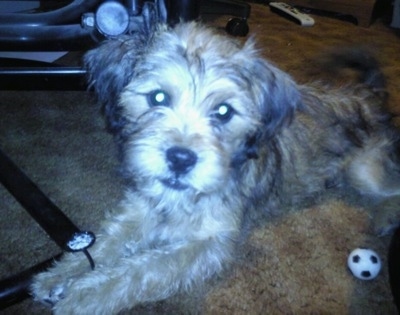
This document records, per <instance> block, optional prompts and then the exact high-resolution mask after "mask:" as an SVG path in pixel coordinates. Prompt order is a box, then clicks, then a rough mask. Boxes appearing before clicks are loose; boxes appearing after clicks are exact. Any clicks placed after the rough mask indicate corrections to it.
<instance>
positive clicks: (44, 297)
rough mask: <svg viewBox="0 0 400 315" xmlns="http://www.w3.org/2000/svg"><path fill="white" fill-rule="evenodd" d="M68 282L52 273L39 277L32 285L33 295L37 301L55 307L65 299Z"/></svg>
mask: <svg viewBox="0 0 400 315" xmlns="http://www.w3.org/2000/svg"><path fill="white" fill-rule="evenodd" d="M67 287H68V281H67V280H66V279H62V278H61V277H59V276H55V275H54V274H52V273H50V272H44V273H41V274H39V275H37V276H36V277H35V278H34V280H33V284H32V295H33V297H34V299H35V300H36V301H39V302H41V303H43V304H45V305H49V306H54V305H55V304H56V303H57V302H59V301H60V300H62V299H64V298H65V292H66V289H67Z"/></svg>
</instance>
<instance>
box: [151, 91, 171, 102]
mask: <svg viewBox="0 0 400 315" xmlns="http://www.w3.org/2000/svg"><path fill="white" fill-rule="evenodd" d="M147 100H148V102H149V105H150V106H170V103H171V98H170V96H169V95H168V93H166V92H164V91H163V90H155V91H153V92H150V93H149V94H148V96H147Z"/></svg>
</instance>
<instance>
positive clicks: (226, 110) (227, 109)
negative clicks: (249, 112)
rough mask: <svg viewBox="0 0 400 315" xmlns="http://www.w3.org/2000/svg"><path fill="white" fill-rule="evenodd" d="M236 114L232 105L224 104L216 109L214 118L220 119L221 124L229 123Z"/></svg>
mask: <svg viewBox="0 0 400 315" xmlns="http://www.w3.org/2000/svg"><path fill="white" fill-rule="evenodd" d="M234 114H235V110H234V109H233V107H232V106H231V105H229V104H226V103H222V104H219V105H217V106H216V107H215V108H214V112H213V114H212V116H213V117H214V118H216V119H218V120H219V121H220V122H223V123H227V122H228V121H229V120H231V118H232V117H233V115H234Z"/></svg>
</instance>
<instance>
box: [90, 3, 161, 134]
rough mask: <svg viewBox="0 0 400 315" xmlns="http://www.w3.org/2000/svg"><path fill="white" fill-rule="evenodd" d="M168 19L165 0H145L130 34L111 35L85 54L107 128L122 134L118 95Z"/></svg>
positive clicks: (122, 120) (123, 122)
mask: <svg viewBox="0 0 400 315" xmlns="http://www.w3.org/2000/svg"><path fill="white" fill-rule="evenodd" d="M166 21H167V11H166V9H165V1H163V0H158V1H155V2H154V3H150V2H146V3H145V4H144V6H143V8H142V13H141V16H140V17H137V18H136V19H135V20H134V21H131V25H130V28H131V30H130V31H129V33H130V34H129V35H123V36H120V37H117V38H111V39H108V40H106V41H104V42H103V43H102V44H100V45H99V47H97V48H95V49H93V50H90V51H88V52H87V53H86V54H85V56H84V59H83V61H84V66H85V68H86V70H87V72H88V83H89V88H92V89H93V90H94V92H95V94H96V96H97V97H98V100H99V102H100V104H101V106H102V111H103V114H104V115H105V118H106V123H107V128H108V130H109V131H110V132H111V133H113V134H114V135H117V136H118V135H119V136H121V130H122V129H123V126H124V125H125V120H124V118H123V116H122V115H121V108H120V107H119V105H118V102H119V95H120V94H121V92H122V90H123V88H124V87H125V86H126V85H127V84H128V83H129V81H130V80H131V78H132V76H133V74H134V71H135V66H136V63H137V61H138V60H139V59H140V58H141V56H142V54H143V52H144V51H145V49H146V47H147V45H148V43H149V41H150V39H151V37H152V36H153V33H154V32H155V30H156V29H157V27H158V25H160V24H165V23H166Z"/></svg>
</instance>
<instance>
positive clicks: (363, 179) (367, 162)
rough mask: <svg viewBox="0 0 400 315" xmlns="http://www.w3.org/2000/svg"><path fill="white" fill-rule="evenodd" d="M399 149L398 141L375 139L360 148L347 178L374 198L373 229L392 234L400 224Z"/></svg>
mask: <svg viewBox="0 0 400 315" xmlns="http://www.w3.org/2000/svg"><path fill="white" fill-rule="evenodd" d="M399 153H400V149H399V147H398V143H397V142H394V143H393V142H389V141H387V140H386V139H375V141H371V143H370V145H368V146H366V147H365V148H364V149H360V150H359V152H357V154H356V155H355V158H354V159H353V160H352V161H351V163H350V164H349V165H350V166H349V168H348V173H347V174H348V179H349V182H350V184H351V186H353V187H354V188H356V189H357V190H358V191H359V192H360V193H361V194H362V195H368V196H370V197H372V198H373V199H375V201H376V203H374V206H373V211H372V212H373V213H372V216H373V217H374V220H373V221H374V223H373V225H374V231H375V232H376V233H377V234H379V235H385V234H388V233H390V232H391V231H392V230H393V229H394V228H396V227H397V226H398V225H399V223H400V156H399Z"/></svg>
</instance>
